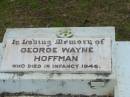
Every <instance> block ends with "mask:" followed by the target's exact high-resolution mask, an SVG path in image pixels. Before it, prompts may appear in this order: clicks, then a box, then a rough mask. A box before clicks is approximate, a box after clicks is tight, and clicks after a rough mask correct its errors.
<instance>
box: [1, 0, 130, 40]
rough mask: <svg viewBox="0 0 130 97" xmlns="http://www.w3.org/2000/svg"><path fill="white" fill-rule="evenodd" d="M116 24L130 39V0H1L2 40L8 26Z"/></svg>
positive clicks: (119, 32) (118, 35) (119, 37)
mask: <svg viewBox="0 0 130 97" xmlns="http://www.w3.org/2000/svg"><path fill="white" fill-rule="evenodd" d="M66 26H67V27H68V26H72V27H74V26H83V27H87V26H115V27H116V40H130V0H0V41H2V38H3V35H4V32H5V30H6V28H8V27H10V28H11V27H12V28H13V27H66Z"/></svg>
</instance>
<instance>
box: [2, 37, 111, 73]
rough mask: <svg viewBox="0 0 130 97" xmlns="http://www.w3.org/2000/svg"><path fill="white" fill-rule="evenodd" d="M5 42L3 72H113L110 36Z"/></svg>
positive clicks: (12, 40)
mask: <svg viewBox="0 0 130 97" xmlns="http://www.w3.org/2000/svg"><path fill="white" fill-rule="evenodd" d="M6 45H7V46H6V49H5V54H4V55H5V56H4V61H3V62H2V66H1V68H2V70H3V71H9V70H10V71H49V72H52V71H58V72H59V71H60V72H97V71H98V72H102V71H104V72H110V71H111V39H109V38H93V39H91V38H71V39H70V38H63V39H62V38H57V39H46V38H34V39H11V40H8V41H7V43H6ZM7 55H8V56H7ZM15 58H17V60H16V59H15ZM5 60H6V61H5ZM5 64H6V66H5Z"/></svg>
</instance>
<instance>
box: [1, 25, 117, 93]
mask: <svg viewBox="0 0 130 97" xmlns="http://www.w3.org/2000/svg"><path fill="white" fill-rule="evenodd" d="M67 29H69V30H71V31H72V32H74V37H108V38H112V40H113V42H114V41H115V30H114V27H105V28H103V27H83V28H75V27H72V28H67ZM60 30H62V31H63V30H66V29H65V28H60V29H57V28H50V29H48V30H47V28H39V29H37V28H29V29H27V28H25V29H24V28H20V29H8V30H7V32H6V34H5V36H4V41H3V43H6V39H8V38H19V37H26V38H27V37H35V38H39V37H42V38H45V37H46V38H47V37H52V38H53V37H56V34H57V32H59V31H60ZM79 32H80V33H79ZM50 35H51V36H50ZM112 44H114V43H112ZM112 48H113V49H112V52H113V53H112V59H113V61H112V62H113V65H112V73H111V74H60V73H59V74H53V73H51V74H45V73H42V72H39V73H38V72H37V73H34V72H29V73H0V93H3V92H8V93H21V92H23V93H24V92H26V93H39V94H43V95H56V94H64V95H68V94H71V95H76V94H77V95H79V94H81V95H93V94H97V95H111V94H112V93H114V86H115V82H116V81H115V69H114V68H115V64H116V63H115V62H116V61H115V59H114V57H115V51H114V48H115V46H112ZM2 52H3V51H2ZM91 82H92V83H91ZM93 82H94V85H96V84H95V82H99V83H100V82H101V83H100V85H99V86H95V87H94V86H93ZM102 82H104V83H102Z"/></svg>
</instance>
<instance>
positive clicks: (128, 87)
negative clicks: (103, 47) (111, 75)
mask: <svg viewBox="0 0 130 97" xmlns="http://www.w3.org/2000/svg"><path fill="white" fill-rule="evenodd" d="M116 45H117V46H116V47H117V48H116V70H117V76H116V77H117V78H116V79H117V84H116V88H115V97H130V42H122V41H121V42H117V43H116Z"/></svg>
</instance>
